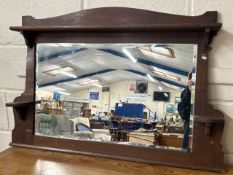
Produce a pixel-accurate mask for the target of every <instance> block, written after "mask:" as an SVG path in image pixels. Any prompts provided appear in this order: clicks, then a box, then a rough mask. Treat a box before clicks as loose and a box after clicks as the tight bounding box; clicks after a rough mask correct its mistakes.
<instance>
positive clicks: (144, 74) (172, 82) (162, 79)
mask: <svg viewBox="0 0 233 175" xmlns="http://www.w3.org/2000/svg"><path fill="white" fill-rule="evenodd" d="M124 70H126V71H128V72H132V73H135V74H138V75H141V76H144V77H147V74H146V73H143V72H140V71H136V70H132V69H124ZM152 77H153V78H154V79H155V80H158V81H160V82H164V83H168V84H171V85H173V86H177V87H181V88H185V85H182V84H179V83H176V82H174V81H171V80H167V79H164V78H160V77H155V76H152Z"/></svg>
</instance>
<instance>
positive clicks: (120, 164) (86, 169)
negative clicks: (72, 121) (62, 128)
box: [0, 148, 233, 175]
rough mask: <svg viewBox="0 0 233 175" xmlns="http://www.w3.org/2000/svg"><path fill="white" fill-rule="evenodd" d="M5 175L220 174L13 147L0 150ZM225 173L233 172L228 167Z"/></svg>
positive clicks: (230, 173) (2, 171)
mask: <svg viewBox="0 0 233 175" xmlns="http://www.w3.org/2000/svg"><path fill="white" fill-rule="evenodd" d="M0 174H1V175H6V174H7V175H19V174H23V175H50V174H54V175H66V174H67V175H84V174H85V175H125V174H127V175H144V174H145V175H148V174H151V175H178V174H179V175H187V174H189V175H217V174H218V173H210V172H204V171H197V170H188V169H181V168H172V167H167V166H159V165H149V164H144V163H135V162H129V161H123V160H121V161H119V160H113V159H107V158H95V157H91V156H82V155H74V154H64V153H58V152H52V151H39V150H32V149H26V148H10V149H8V150H6V151H4V152H2V153H0ZM224 174H225V175H232V174H233V167H232V166H226V172H225V173H224Z"/></svg>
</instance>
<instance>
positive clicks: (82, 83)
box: [77, 79, 99, 85]
mask: <svg viewBox="0 0 233 175" xmlns="http://www.w3.org/2000/svg"><path fill="white" fill-rule="evenodd" d="M97 82H99V80H96V79H95V80H92V79H87V80H85V81H83V82H80V83H77V84H81V85H87V84H92V83H97Z"/></svg>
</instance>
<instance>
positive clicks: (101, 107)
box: [71, 80, 181, 117]
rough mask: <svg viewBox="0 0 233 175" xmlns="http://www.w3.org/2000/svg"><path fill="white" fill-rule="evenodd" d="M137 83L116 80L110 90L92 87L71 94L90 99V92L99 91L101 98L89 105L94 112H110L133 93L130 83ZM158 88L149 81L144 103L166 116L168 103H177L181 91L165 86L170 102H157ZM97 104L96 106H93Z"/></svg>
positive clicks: (158, 113)
mask: <svg viewBox="0 0 233 175" xmlns="http://www.w3.org/2000/svg"><path fill="white" fill-rule="evenodd" d="M132 82H133V83H134V84H136V82H135V81H129V80H128V81H127V80H126V81H120V82H115V83H112V84H110V85H109V88H110V93H109V92H102V88H98V87H95V88H90V89H86V90H82V91H80V92H77V93H73V94H71V96H77V97H78V98H81V99H82V98H84V99H88V98H89V96H90V92H99V100H90V104H89V107H90V109H91V111H92V113H94V114H95V113H96V112H110V110H111V109H113V108H115V104H116V103H119V102H120V101H121V102H126V101H127V96H128V94H132V93H133V92H130V91H129V89H128V86H129V84H130V83H132ZM154 91H159V90H158V85H156V84H153V83H150V82H149V83H148V91H147V96H146V102H145V103H143V102H142V104H144V105H146V106H147V107H148V108H149V109H150V110H152V111H153V112H156V113H157V115H158V116H162V117H164V112H165V111H166V105H167V104H168V103H169V104H174V105H175V97H180V93H181V92H180V91H177V90H173V89H170V88H166V87H163V91H165V92H170V100H169V101H168V102H158V101H157V102H155V101H153V93H154ZM93 106H95V107H93Z"/></svg>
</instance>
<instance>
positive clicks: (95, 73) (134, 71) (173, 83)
mask: <svg viewBox="0 0 233 175" xmlns="http://www.w3.org/2000/svg"><path fill="white" fill-rule="evenodd" d="M115 70H117V69H105V70H101V71H97V72H93V73H88V74H84V75H80V76H78V77H77V78H68V79H63V80H57V81H53V82H49V83H44V84H40V85H38V87H39V88H41V87H46V86H52V85H56V84H58V83H65V82H69V81H74V80H79V79H83V78H89V77H91V76H95V75H100V74H104V73H108V72H112V71H115ZM123 70H125V71H128V72H131V73H135V74H137V75H141V76H143V77H147V74H146V73H144V72H140V71H137V70H132V69H123ZM152 77H153V78H154V79H155V80H158V81H160V82H164V83H168V84H171V85H174V86H177V87H181V88H185V86H184V85H182V84H179V83H177V82H174V81H171V80H167V79H164V78H160V77H155V76H152Z"/></svg>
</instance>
